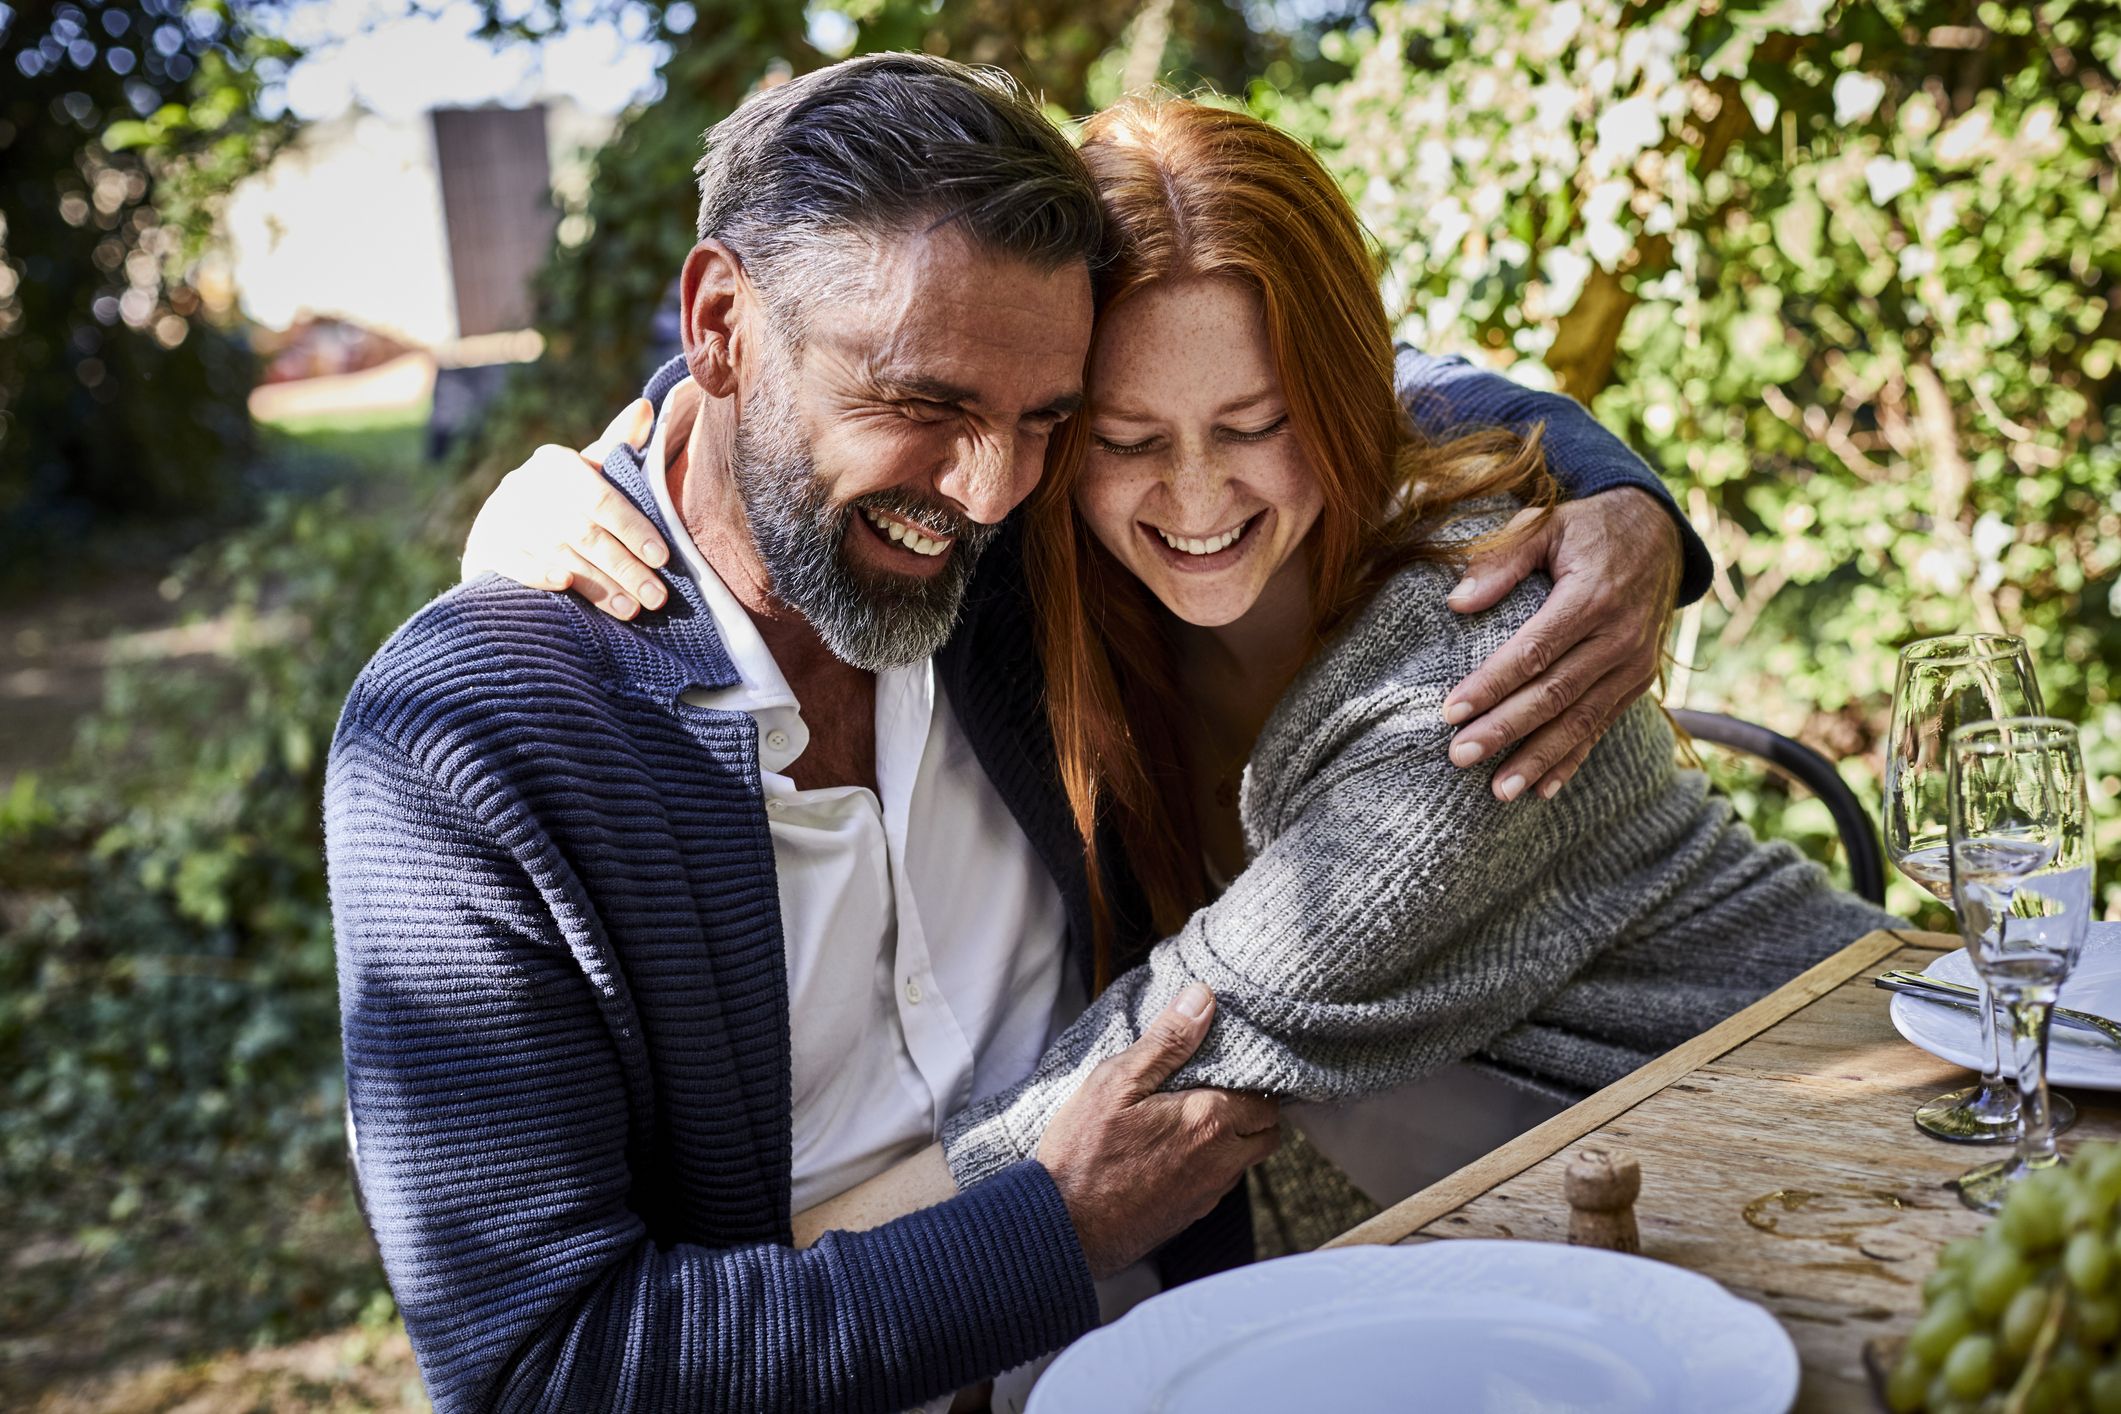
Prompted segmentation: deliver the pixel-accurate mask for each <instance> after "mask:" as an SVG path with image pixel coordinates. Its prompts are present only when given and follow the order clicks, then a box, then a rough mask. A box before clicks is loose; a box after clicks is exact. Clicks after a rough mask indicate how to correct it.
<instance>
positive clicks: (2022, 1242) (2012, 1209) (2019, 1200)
mask: <svg viewBox="0 0 2121 1414" xmlns="http://www.w3.org/2000/svg"><path fill="white" fill-rule="evenodd" d="M2068 1184H2069V1178H2068V1176H2067V1175H2066V1174H2065V1173H2063V1172H2062V1171H2061V1170H2060V1169H2044V1170H2042V1171H2041V1172H2039V1173H2035V1174H2033V1175H2031V1176H2029V1177H2028V1178H2026V1179H2025V1181H2024V1182H2022V1183H2020V1184H2019V1185H2018V1186H2017V1188H2016V1190H2014V1191H2013V1192H2012V1193H2011V1195H2010V1197H2009V1198H2008V1199H2007V1200H2006V1201H2005V1202H2004V1204H2003V1215H2002V1216H2001V1217H1999V1218H1998V1219H1996V1226H1997V1228H1998V1229H1999V1230H2000V1231H2001V1232H2002V1233H2003V1236H2004V1239H2005V1240H2006V1241H2007V1242H2009V1243H2010V1244H2011V1245H2012V1246H2014V1247H2016V1248H2018V1249H2019V1250H2020V1251H2022V1252H2025V1253H2027V1254H2028V1255H2030V1254H2032V1253H2035V1252H2044V1251H2046V1250H2047V1249H2048V1248H2050V1247H2053V1246H2055V1245H2056V1244H2057V1243H2059V1242H2060V1241H2061V1240H2062V1217H2063V1211H2064V1209H2065V1208H2066V1207H2067V1205H2068V1203H2069V1190H2068Z"/></svg>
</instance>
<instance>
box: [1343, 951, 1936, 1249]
mask: <svg viewBox="0 0 2121 1414" xmlns="http://www.w3.org/2000/svg"><path fill="white" fill-rule="evenodd" d="M1933 938H1942V939H1944V942H1943V944H1942V945H1943V946H1945V947H1950V946H1954V945H1956V943H1957V940H1956V939H1953V938H1950V937H1949V936H1948V935H1945V934H1938V933H1922V932H1917V931H1915V930H1913V929H1898V928H1881V929H1879V930H1878V931H1877V932H1874V933H1866V934H1864V935H1863V936H1862V937H1860V938H1858V939H1857V940H1856V941H1855V942H1853V943H1850V944H1849V945H1848V946H1847V947H1845V948H1843V949H1841V951H1839V952H1837V953H1834V954H1833V955H1832V956H1830V957H1826V958H1823V959H1821V960H1820V961H1819V962H1817V963H1815V964H1813V965H1812V966H1811V967H1809V968H1807V969H1805V970H1804V971H1803V972H1800V973H1798V974H1797V975H1796V976H1795V977H1793V978H1791V979H1790V980H1789V981H1788V982H1785V983H1784V984H1783V985H1782V986H1780V987H1777V988H1776V989H1775V990H1774V991H1772V992H1770V993H1768V994H1767V995H1766V996H1764V997H1762V998H1760V1000H1758V1001H1756V1002H1754V1003H1753V1004H1752V1005H1750V1006H1748V1007H1746V1008H1744V1009H1743V1010H1741V1011H1737V1012H1733V1013H1732V1014H1731V1015H1730V1016H1727V1017H1725V1018H1724V1019H1723V1020H1722V1021H1719V1022H1717V1023H1716V1024H1715V1025H1714V1026H1712V1027H1710V1028H1709V1029H1708V1030H1706V1031H1704V1032H1702V1033H1701V1034H1700V1035H1698V1036H1696V1037H1694V1038H1692V1039H1691V1040H1688V1041H1684V1042H1682V1043H1680V1044H1679V1045H1677V1046H1675V1047H1673V1048H1672V1049H1671V1050H1669V1051H1666V1052H1665V1053H1664V1054H1663V1055H1661V1056H1659V1057H1657V1058H1656V1059H1655V1060H1653V1061H1651V1062H1650V1063H1649V1064H1648V1065H1645V1066H1643V1067H1642V1068H1641V1069H1640V1070H1636V1071H1634V1072H1632V1073H1630V1074H1628V1075H1624V1076H1622V1077H1621V1078H1620V1079H1618V1080H1616V1081H1614V1082H1613V1083H1612V1084H1611V1085H1608V1086H1606V1087H1605V1088H1604V1089H1603V1090H1600V1091H1598V1092H1597V1093H1596V1094H1594V1095H1591V1096H1589V1097H1587V1098H1585V1099H1583V1100H1581V1101H1579V1102H1578V1103H1576V1104H1575V1105H1572V1106H1570V1107H1569V1108H1568V1109H1566V1110H1563V1111H1562V1112H1561V1113H1560V1114H1558V1115H1555V1116H1554V1117H1553V1118H1552V1119H1549V1120H1546V1121H1545V1122H1543V1123H1541V1124H1539V1125H1536V1126H1534V1127H1533V1128H1531V1129H1528V1130H1526V1131H1525V1132H1524V1133H1522V1134H1520V1135H1518V1136H1517V1137H1516V1138H1515V1139H1512V1140H1511V1141H1509V1142H1508V1143H1507V1144H1504V1145H1502V1146H1501V1147H1499V1148H1496V1149H1491V1150H1490V1151H1488V1152H1487V1153H1485V1154H1483V1155H1481V1156H1480V1157H1479V1158H1477V1159H1475V1160H1473V1162H1471V1163H1469V1164H1467V1165H1466V1166H1465V1167H1464V1168H1461V1169H1459V1170H1457V1171H1456V1172H1455V1173H1451V1174H1447V1175H1446V1176H1444V1177H1443V1178H1440V1179H1438V1180H1436V1182H1434V1183H1432V1184H1430V1185H1429V1186H1428V1187H1427V1188H1424V1189H1422V1190H1421V1191H1420V1192H1419V1193H1415V1194H1412V1195H1411V1196H1409V1197H1407V1198H1405V1199H1402V1200H1401V1201H1400V1202H1398V1203H1395V1204H1393V1205H1392V1206H1391V1207H1389V1208H1387V1209H1385V1210H1384V1211H1383V1212H1381V1213H1379V1214H1378V1215H1377V1216H1376V1217H1374V1218H1371V1219H1370V1220H1369V1221H1367V1222H1363V1223H1359V1224H1357V1225H1356V1226H1355V1227H1352V1228H1349V1229H1348V1230H1347V1231H1346V1232H1344V1233H1342V1234H1341V1235H1340V1236H1338V1237H1336V1238H1334V1239H1333V1240H1332V1241H1330V1242H1327V1243H1325V1244H1324V1245H1323V1248H1333V1247H1359V1246H1369V1245H1390V1244H1392V1243H1395V1242H1402V1241H1405V1240H1406V1239H1407V1238H1409V1237H1411V1236H1413V1235H1414V1234H1415V1233H1417V1232H1419V1231H1421V1230H1422V1229H1423V1228H1425V1227H1427V1226H1428V1225H1429V1224H1430V1223H1433V1222H1435V1221H1437V1220H1438V1219H1439V1218H1443V1217H1447V1216H1448V1215H1450V1214H1451V1213H1454V1212H1456V1211H1457V1210H1458V1209H1460V1208H1462V1207H1464V1206H1465V1205H1466V1204H1467V1203H1470V1202H1472V1201H1473V1200H1474V1199H1475V1198H1478V1197H1480V1196H1481V1195H1482V1194H1483V1193H1486V1192H1487V1191H1488V1190H1489V1189H1491V1188H1494V1187H1495V1186H1496V1185H1498V1184H1501V1183H1506V1182H1508V1181H1509V1180H1510V1179H1513V1178H1515V1177H1517V1175H1519V1174H1521V1173H1523V1172H1524V1171H1525V1170H1526V1169H1528V1168H1531V1167H1532V1166H1533V1165H1534V1164H1537V1163H1539V1162H1541V1161H1542V1160H1545V1159H1549V1158H1552V1157H1553V1156H1554V1155H1555V1154H1556V1153H1558V1152H1559V1151H1560V1150H1562V1149H1564V1148H1566V1147H1567V1146H1568V1145H1570V1144H1573V1143H1575V1142H1576V1141H1577V1140H1579V1139H1581V1138H1583V1137H1584V1136H1585V1135H1587V1134H1589V1133H1591V1132H1592V1131H1593V1130H1595V1129H1598V1128H1601V1127H1602V1126H1604V1125H1607V1124H1610V1123H1611V1122H1612V1121H1613V1120H1615V1119H1618V1118H1619V1117H1620V1116H1621V1115H1623V1114H1625V1113H1627V1112H1628V1111H1629V1110H1631V1109H1633V1108H1634V1107H1635V1106H1637V1105H1639V1104H1641V1103H1642V1102H1643V1101H1644V1100H1647V1099H1648V1098H1650V1096H1652V1095H1654V1094H1656V1093H1657V1092H1658V1091H1660V1090H1662V1089H1664V1088H1665V1087H1666V1086H1668V1085H1670V1084H1672V1082H1674V1081H1676V1080H1682V1079H1684V1078H1686V1077H1687V1076H1688V1075H1691V1074H1692V1073H1693V1072H1695V1071H1697V1070H1699V1069H1700V1068H1701V1067H1702V1066H1705V1065H1707V1064H1708V1063H1709V1062H1711V1061H1713V1060H1715V1059H1717V1058H1718V1057H1720V1056H1723V1055H1725V1054H1726V1053H1728V1052H1730V1051H1733V1050H1736V1049H1737V1048H1738V1047H1739V1046H1741V1045H1743V1044H1745V1043H1746V1042H1747V1041H1750V1040H1751V1039H1753V1038H1754V1037H1755V1036H1758V1035H1759V1034H1760V1033H1761V1032H1763V1031H1766V1030H1767V1029H1768V1028H1769V1027H1771V1026H1774V1025H1775V1024H1777V1023H1778V1022H1781V1021H1785V1020H1787V1019H1788V1018H1789V1017H1791V1016H1792V1015H1794V1014H1795V1013H1797V1012H1799V1011H1802V1010H1803V1009H1804V1008H1805V1007H1808V1006H1810V1005H1811V1004H1812V1003H1813V1002H1815V1001H1818V1000H1819V999H1820V998H1821V997H1823V996H1825V995H1827V993H1829V992H1831V991H1833V990H1834V989H1835V988H1837V987H1840V986H1842V985H1843V984H1844V983H1846V982H1848V981H1850V980H1851V979H1853V978H1855V977H1857V976H1858V975H1860V974H1861V973H1863V972H1864V971H1866V970H1867V969H1869V968H1871V967H1875V966H1876V965H1877V964H1878V963H1880V962H1882V961H1884V960H1885V959H1886V958H1888V957H1890V956H1891V955H1892V954H1894V953H1896V952H1898V951H1900V950H1901V949H1902V948H1909V947H1933V946H1938V944H1935V943H1931V942H1928V941H1926V940H1928V939H1933ZM1323 1248H1322V1249H1321V1250H1323Z"/></svg>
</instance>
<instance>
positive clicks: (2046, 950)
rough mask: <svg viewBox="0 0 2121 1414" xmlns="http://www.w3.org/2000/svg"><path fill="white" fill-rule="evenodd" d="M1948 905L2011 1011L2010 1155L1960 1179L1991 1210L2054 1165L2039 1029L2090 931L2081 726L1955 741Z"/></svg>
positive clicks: (1992, 732)
mask: <svg viewBox="0 0 2121 1414" xmlns="http://www.w3.org/2000/svg"><path fill="white" fill-rule="evenodd" d="M1950 751H1951V816H1952V834H1951V871H1952V896H1953V898H1954V900H1955V901H1956V902H1957V903H1958V905H1959V932H1960V934H1961V936H1963V937H1964V938H1965V939H1966V944H1967V951H1968V952H1969V953H1971V954H1972V956H1973V959H1974V967H1975V969H1976V970H1977V971H1978V972H1979V973H1980V974H1981V978H1982V980H1983V981H1984V982H1986V983H1987V984H1988V986H1989V990H1990V991H1991V992H1993V993H1995V994H1996V995H1997V996H1999V997H2001V998H2002V1000H2003V1001H2004V1003H2005V1004H2006V1005H2007V1006H2008V1007H2009V1009H2010V1017H2011V1042H2012V1050H2013V1052H2014V1053H2015V1055H2014V1058H2015V1060H2016V1062H2017V1064H2016V1073H2017V1074H2016V1078H2017V1083H2018V1108H2019V1116H2020V1121H2019V1125H2018V1151H2017V1153H2016V1154H2015V1155H2014V1156H2012V1157H2011V1158H2009V1159H2005V1160H2003V1161H2002V1162H2001V1163H1994V1164H1984V1165H1982V1166H1981V1167H1980V1168H1977V1169H1974V1170H1973V1171H1972V1172H1970V1173H1967V1174H1964V1175H1962V1176H1961V1177H1960V1178H1959V1179H1958V1180H1957V1187H1958V1189H1959V1197H1960V1199H1961V1200H1962V1201H1963V1202H1965V1204H1966V1205H1967V1206H1968V1207H1970V1208H1974V1209H1977V1210H1979V1211H1981V1212H1984V1213H1993V1212H1995V1211H1996V1210H1997V1209H1998V1208H2000V1207H2001V1206H2002V1205H2003V1199H2004V1195H2005V1194H2006V1193H2008V1192H2009V1191H2010V1188H2011V1186H2012V1185H2013V1184H2015V1183H2017V1182H2019V1181H2020V1180H2022V1179H2024V1178H2025V1177H2026V1175H2028V1174H2030V1173H2033V1172H2036V1171H2038V1170H2040V1169H2043V1168H2051V1167H2053V1166H2054V1165H2055V1164H2057V1163H2059V1162H2060V1161H2061V1160H2060V1156H2059V1155H2058V1154H2057V1153H2056V1151H2055V1134H2054V1128H2053V1126H2052V1125H2051V1124H2050V1123H2049V1119H2048V1099H2049V1095H2048V1088H2047V1028H2048V1022H2049V1019H2050V1017H2051V1016H2052V1014H2053V1011H2054V1005H2055V998H2056V997H2057V995H2058V994H2059V993H2060V992H2061V990H2062V984H2063V983H2064V982H2065V981H2067V980H2068V979H2069V974H2070V972H2071V970H2072V969H2073V968H2075V967H2076V965H2077V957H2078V955H2079V954H2080V953H2081V952H2082V951H2083V949H2084V935H2085V932H2086V930H2087V929H2088V928H2089V927H2090V925H2091V913H2092V850H2091V811H2090V802H2089V798H2088V796H2087V793H2086V790H2085V781H2084V751H2083V748H2082V746H2080V745H2079V743H2078V739H2077V729H2076V728H2075V727H2073V726H2071V725H2070V724H2069V723H2067V722H2058V721H2056V720H2055V719H2054V718H2052V717H2010V718H2005V719H2004V720H2001V721H1995V722H1975V723H1973V724H1971V725H1969V726H1964V727H1961V728H1960V729H1959V730H1958V731H1955V732H1953V733H1952V738H1951V746H1950Z"/></svg>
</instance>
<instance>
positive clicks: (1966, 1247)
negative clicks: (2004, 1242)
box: [1937, 1232, 2121, 1273]
mask: <svg viewBox="0 0 2121 1414" xmlns="http://www.w3.org/2000/svg"><path fill="white" fill-rule="evenodd" d="M2116 1240H2121V1232H2117V1233H2116ZM1987 1245H1988V1244H1986V1243H1984V1242H1983V1241H1982V1240H1981V1239H1980V1238H1978V1237H1958V1238H1954V1239H1952V1240H1951V1241H1950V1242H1947V1243H1945V1244H1944V1249H1943V1250H1942V1251H1940V1252H1939V1253H1938V1254H1937V1270H1938V1271H1940V1272H1959V1273H1963V1272H1965V1271H1966V1269H1967V1268H1969V1267H1971V1266H1973V1265H1974V1259H1975V1258H1976V1257H1978V1256H1980V1255H1981V1253H1982V1250H1983V1249H1984V1248H1985V1247H1986V1246H1987Z"/></svg>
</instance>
